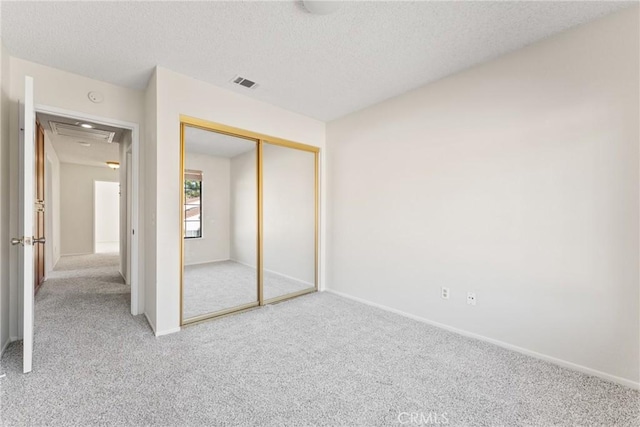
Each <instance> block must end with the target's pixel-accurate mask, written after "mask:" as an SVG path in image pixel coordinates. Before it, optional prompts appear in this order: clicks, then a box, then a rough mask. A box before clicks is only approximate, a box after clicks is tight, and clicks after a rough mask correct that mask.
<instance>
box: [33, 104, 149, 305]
mask: <svg viewBox="0 0 640 427" xmlns="http://www.w3.org/2000/svg"><path fill="white" fill-rule="evenodd" d="M35 111H36V113H44V114H51V115H55V116H64V117H68V118H72V119H76V120H79V121H87V122H94V123H97V124H101V125H105V126H113V127H119V128H122V129H127V130H130V131H131V154H132V156H131V157H132V162H131V163H132V164H131V171H132V174H131V175H132V176H131V178H132V179H131V181H132V187H133V191H132V195H131V201H132V203H131V207H130V208H131V213H130V215H131V253H130V254H127V257H128V258H129V259H128V260H127V261H128V262H129V263H130V264H131V278H130V282H131V314H132V315H134V316H136V315H138V314H141V313H143V312H144V292H143V289H142V286H140V272H141V271H142V269H141V268H140V267H141V266H140V246H139V241H140V240H139V238H140V224H139V218H140V197H139V196H140V125H139V124H137V123H132V122H126V121H123V120H117V119H112V118H106V117H100V116H94V115H92V114H87V113H82V112H79V111H72V110H66V109H64V108H58V107H51V106H48V105H42V104H36V105H35ZM127 209H129V207H127ZM127 233H129V230H127ZM121 237H122V236H121Z"/></svg>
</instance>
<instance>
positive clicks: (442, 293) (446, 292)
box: [440, 287, 449, 299]
mask: <svg viewBox="0 0 640 427" xmlns="http://www.w3.org/2000/svg"><path fill="white" fill-rule="evenodd" d="M440 296H441V297H442V299H449V288H445V287H442V288H440Z"/></svg>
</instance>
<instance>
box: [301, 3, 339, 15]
mask: <svg viewBox="0 0 640 427" xmlns="http://www.w3.org/2000/svg"><path fill="white" fill-rule="evenodd" d="M302 6H304V8H305V9H306V10H307V12H309V13H311V14H313V15H329V14H332V13H334V12H335V11H337V10H338V9H339V8H340V2H339V1H325V0H302Z"/></svg>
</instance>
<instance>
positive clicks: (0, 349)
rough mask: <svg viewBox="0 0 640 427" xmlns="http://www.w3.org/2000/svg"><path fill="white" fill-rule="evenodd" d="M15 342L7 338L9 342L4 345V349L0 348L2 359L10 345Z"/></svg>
mask: <svg viewBox="0 0 640 427" xmlns="http://www.w3.org/2000/svg"><path fill="white" fill-rule="evenodd" d="M13 341H14V340H12V339H11V337H9V338H7V341H6V342H5V343H4V344H2V348H0V358H1V357H2V355H3V354H4V351H5V350H6V349H7V347H9V344H11V343H12V342H13Z"/></svg>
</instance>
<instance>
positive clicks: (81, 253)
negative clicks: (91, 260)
mask: <svg viewBox="0 0 640 427" xmlns="http://www.w3.org/2000/svg"><path fill="white" fill-rule="evenodd" d="M81 255H93V252H80V253H77V254H61V255H60V258H64V257H68V256H81ZM60 258H58V261H60ZM56 264H57V262H56Z"/></svg>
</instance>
